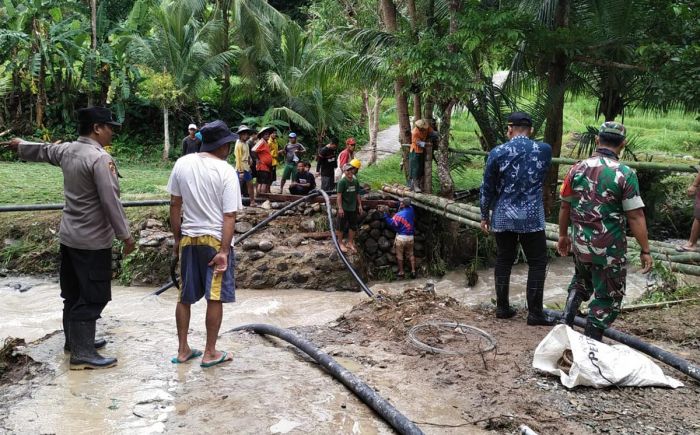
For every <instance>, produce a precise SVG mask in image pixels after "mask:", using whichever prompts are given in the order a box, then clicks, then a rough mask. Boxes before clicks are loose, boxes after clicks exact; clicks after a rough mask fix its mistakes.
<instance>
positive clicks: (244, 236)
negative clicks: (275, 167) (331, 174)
mask: <svg viewBox="0 0 700 435" xmlns="http://www.w3.org/2000/svg"><path fill="white" fill-rule="evenodd" d="M318 195H319V193H318V192H317V191H315V190H312V191H311V193H309V194H308V195H307V196H304V197H302V198H299V199H297V200H296V201H294V202H292V203H290V204H288V205H286V206H284V207H282V208H281V209H279V210H277V211H276V212H274V213H272V214H271V215H270V216H268V217H266V218H265V219H263V220H262V221H260V222H258V224H257V225H256V226H254V227H253V228H251V229H250V230H248V231H246V232H245V233H243V234H241V235H240V236H239V237H236V238H235V241H234V245H237V244H238V243H240V242H242V241H243V240H245V239H247V238H248V237H250V236H252V235H253V234H255V233H256V232H258V231H259V230H260V229H261V228H262V227H264V226H265V225H267V224H268V223H269V222H270V221H272V220H274V219H276V218H278V217H279V216H280V215H282V214H283V213H284V212H286V211H288V210H291V209H293V208H294V207H296V206H297V205H299V204H301V203H302V202H305V201H308V200H310V199H311V198H315V197H316V196H318ZM174 286H175V282H173V281H172V280H170V282H168V283H166V284H163V286H161V287H160V288H159V289H158V290H156V291H154V292H153V293H151V294H150V295H149V296H158V295H160V294H162V293H165V292H166V291H167V290H168V289H170V288H171V287H174Z"/></svg>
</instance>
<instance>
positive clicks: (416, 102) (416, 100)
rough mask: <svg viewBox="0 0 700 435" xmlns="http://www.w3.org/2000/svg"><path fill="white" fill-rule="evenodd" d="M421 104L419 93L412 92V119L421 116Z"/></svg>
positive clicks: (414, 119) (417, 118)
mask: <svg viewBox="0 0 700 435" xmlns="http://www.w3.org/2000/svg"><path fill="white" fill-rule="evenodd" d="M422 106H423V104H422V102H421V97H420V94H418V93H416V94H413V121H414V122H415V121H418V120H419V119H421V118H422V111H421V107H422Z"/></svg>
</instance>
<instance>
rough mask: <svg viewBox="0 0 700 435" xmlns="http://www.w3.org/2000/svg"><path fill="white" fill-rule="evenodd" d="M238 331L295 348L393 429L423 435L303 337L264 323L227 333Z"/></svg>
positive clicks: (366, 386) (417, 428) (401, 432)
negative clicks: (270, 338) (251, 333)
mask: <svg viewBox="0 0 700 435" xmlns="http://www.w3.org/2000/svg"><path fill="white" fill-rule="evenodd" d="M235 331H253V332H255V333H256V334H263V335H272V336H275V337H277V338H279V339H282V340H284V341H286V342H288V343H290V344H292V345H294V346H295V347H297V348H299V349H301V350H302V351H304V353H306V354H307V355H309V356H310V357H311V358H313V359H314V361H316V362H317V363H318V364H319V365H321V366H322V367H323V368H324V369H326V370H327V371H328V372H329V373H330V374H331V375H332V376H333V377H334V378H335V379H337V380H339V381H340V382H341V383H342V384H343V385H345V386H346V387H347V388H348V389H349V390H350V391H352V392H353V393H355V395H356V396H357V397H359V398H360V400H362V402H364V403H365V404H366V405H367V406H369V407H370V408H372V409H373V410H374V411H375V412H376V413H377V414H379V415H380V416H381V417H382V418H383V419H384V421H386V422H387V423H388V424H389V425H391V427H393V428H394V429H395V430H396V431H397V432H398V433H400V434H410V435H414V434H415V435H419V434H422V433H423V431H422V430H420V428H419V427H418V426H416V424H415V423H413V422H412V421H411V420H409V419H408V418H406V416H404V415H403V414H401V413H400V412H399V411H398V410H397V409H396V408H394V407H393V406H392V405H391V404H390V403H389V402H387V401H386V400H385V399H384V398H383V397H381V396H380V395H378V394H377V393H375V391H374V389H373V388H372V387H370V386H368V385H367V384H365V383H364V382H363V381H362V380H361V379H360V378H358V377H357V376H355V375H353V374H352V373H351V372H350V371H348V370H347V369H346V368H345V367H343V366H342V365H340V364H339V363H338V362H337V361H336V360H334V359H333V358H331V357H330V356H329V355H328V354H326V353H324V352H321V351H320V350H319V349H318V348H317V347H316V346H314V344H313V343H312V342H310V341H308V340H305V339H303V338H301V337H299V336H298V335H296V334H295V333H294V332H292V331H290V330H288V329H284V328H278V327H277V326H273V325H268V324H264V323H253V324H249V325H243V326H238V327H236V328H233V329H231V330H229V331H227V332H235Z"/></svg>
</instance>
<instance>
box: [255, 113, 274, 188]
mask: <svg viewBox="0 0 700 435" xmlns="http://www.w3.org/2000/svg"><path fill="white" fill-rule="evenodd" d="M273 131H274V128H272V127H264V128H263V129H262V130H260V132H259V133H258V139H259V140H258V143H257V144H256V145H255V147H253V152H254V153H255V154H256V155H257V156H258V162H257V164H256V169H257V172H258V193H270V184H272V163H273V160H272V153H271V152H270V145H269V144H268V140H269V139H270V135H271V134H272V132H273Z"/></svg>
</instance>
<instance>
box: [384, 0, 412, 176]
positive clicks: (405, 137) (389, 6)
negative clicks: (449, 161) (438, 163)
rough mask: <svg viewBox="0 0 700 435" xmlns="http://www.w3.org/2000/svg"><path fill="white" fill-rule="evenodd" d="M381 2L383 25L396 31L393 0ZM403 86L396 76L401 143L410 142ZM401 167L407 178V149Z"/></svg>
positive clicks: (409, 122)
mask: <svg viewBox="0 0 700 435" xmlns="http://www.w3.org/2000/svg"><path fill="white" fill-rule="evenodd" d="M381 2H382V3H381V6H382V18H383V20H384V26H385V27H386V30H387V31H388V32H389V33H396V32H397V31H398V24H397V20H396V5H395V4H394V2H393V0H381ZM405 87H406V79H405V77H397V78H396V80H395V81H394V95H395V96H396V115H397V117H398V120H399V142H400V143H402V144H405V143H410V142H411V121H410V120H409V118H408V98H406V94H405V92H404V88H405ZM402 149H403V148H402ZM403 168H404V174H405V175H406V177H407V178H408V152H407V150H404V151H403Z"/></svg>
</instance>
